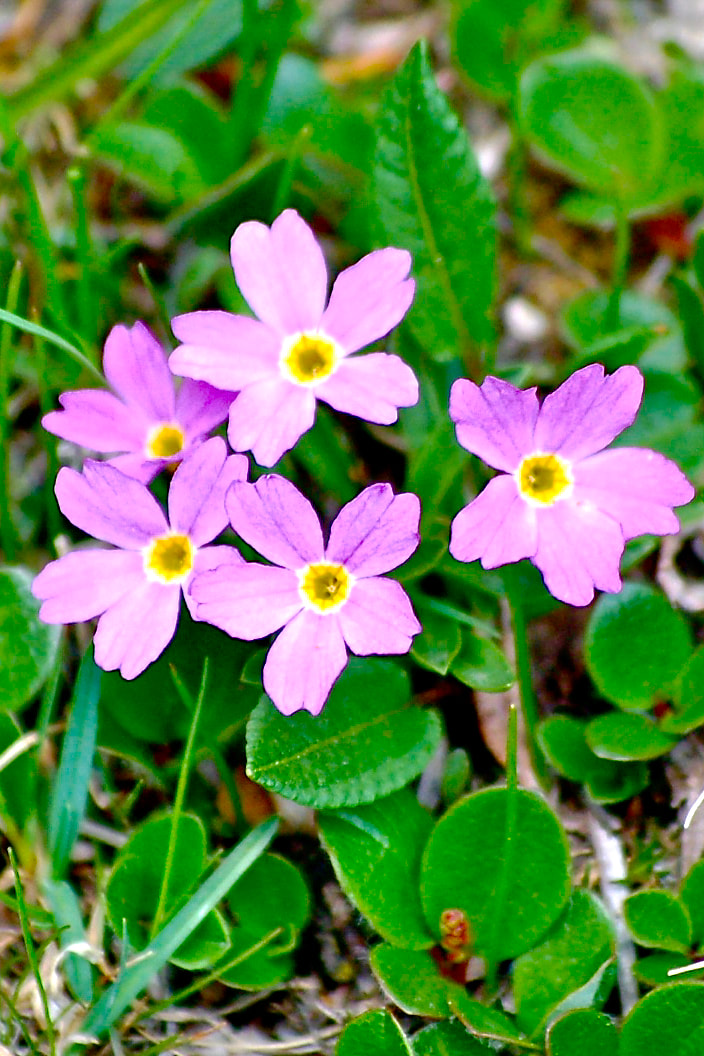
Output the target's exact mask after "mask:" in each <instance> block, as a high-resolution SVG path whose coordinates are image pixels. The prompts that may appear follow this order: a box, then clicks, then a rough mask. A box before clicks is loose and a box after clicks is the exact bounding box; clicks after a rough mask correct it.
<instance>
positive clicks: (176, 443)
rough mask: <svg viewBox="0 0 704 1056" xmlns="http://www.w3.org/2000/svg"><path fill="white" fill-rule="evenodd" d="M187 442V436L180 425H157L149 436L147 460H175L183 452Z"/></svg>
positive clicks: (167, 423)
mask: <svg viewBox="0 0 704 1056" xmlns="http://www.w3.org/2000/svg"><path fill="white" fill-rule="evenodd" d="M185 441H186V437H185V434H184V432H183V429H182V428H181V427H180V426H179V425H172V424H171V423H169V422H164V424H163V425H155V426H154V428H153V429H150V430H149V434H148V436H147V458H173V457H174V455H178V454H180V453H181V451H183V445H184V443H185Z"/></svg>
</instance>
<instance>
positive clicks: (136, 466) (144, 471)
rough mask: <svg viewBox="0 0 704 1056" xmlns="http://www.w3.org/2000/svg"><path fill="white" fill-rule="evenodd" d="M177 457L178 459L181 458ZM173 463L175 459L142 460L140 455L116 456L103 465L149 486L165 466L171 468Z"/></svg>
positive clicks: (142, 457)
mask: <svg viewBox="0 0 704 1056" xmlns="http://www.w3.org/2000/svg"><path fill="white" fill-rule="evenodd" d="M177 457H178V458H179V459H180V457H181V456H180V455H179V456H177ZM174 461H175V459H166V458H144V456H143V455H142V454H141V453H140V454H129V455H117V456H116V457H115V458H108V459H107V461H106V462H105V465H106V466H112V467H113V469H118V470H119V471H120V473H124V475H125V476H126V477H132V479H133V480H138V481H139V482H140V484H150V483H151V482H152V481H153V480H154V477H156V476H158V474H159V473H161V471H162V470H163V469H166V467H167V466H173V464H174Z"/></svg>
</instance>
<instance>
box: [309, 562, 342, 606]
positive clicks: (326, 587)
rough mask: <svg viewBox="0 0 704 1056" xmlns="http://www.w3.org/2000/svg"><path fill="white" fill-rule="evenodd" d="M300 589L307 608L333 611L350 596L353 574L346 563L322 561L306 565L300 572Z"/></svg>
mask: <svg viewBox="0 0 704 1056" xmlns="http://www.w3.org/2000/svg"><path fill="white" fill-rule="evenodd" d="M298 577H299V590H300V592H301V596H302V598H303V601H304V602H305V604H306V607H307V608H312V609H316V610H317V611H318V612H333V611H335V610H336V609H339V608H340V606H342V605H344V603H345V602H346V601H347V598H348V597H349V593H350V588H351V586H352V576H351V575H350V573H349V572H348V571H347V569H346V568H345V566H344V565H333V564H330V563H328V562H327V561H321V562H319V563H318V564H316V565H306V567H305V568H304V569H302V571H300V572H299V573H298Z"/></svg>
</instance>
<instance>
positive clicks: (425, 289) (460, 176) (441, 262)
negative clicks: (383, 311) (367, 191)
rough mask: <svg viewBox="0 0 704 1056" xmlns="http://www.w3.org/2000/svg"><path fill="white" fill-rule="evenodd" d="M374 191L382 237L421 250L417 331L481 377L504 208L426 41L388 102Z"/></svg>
mask: <svg viewBox="0 0 704 1056" xmlns="http://www.w3.org/2000/svg"><path fill="white" fill-rule="evenodd" d="M372 195H373V203H374V222H375V231H376V237H377V239H378V240H379V242H380V243H381V244H383V245H389V244H390V245H394V246H404V247H405V248H406V249H408V250H410V252H411V253H412V254H413V274H414V277H415V279H416V283H417V287H416V296H415V301H414V304H413V308H412V310H411V312H410V314H409V317H408V323H409V325H410V327H411V328H412V329H413V332H414V334H415V336H416V337H417V339H418V341H419V342H420V344H421V345H422V346H423V347H424V348H425V349H426V351H427V353H428V355H430V356H431V357H432V358H434V359H436V360H441V361H442V360H449V359H452V358H454V357H458V358H460V359H461V360H465V361H466V363H467V364H468V365H472V367H473V373H476V371H477V369H478V366H479V361H480V358H481V356H480V354H479V353H478V351H477V350H478V349H479V350H481V349H482V346H484V345H487V344H489V343H490V342H491V341H493V338H494V323H493V311H494V299H495V296H496V274H495V257H496V235H495V205H494V200H493V196H492V193H491V190H490V188H489V185H488V183H487V182H486V181H485V180H484V178H483V177H482V175H481V173H480V171H479V167H478V165H477V162H476V159H475V157H474V155H473V153H472V150H471V147H470V145H469V141H468V139H467V134H466V132H465V130H464V128H463V127H462V125H461V123H460V122H459V120H458V118H457V116H456V114H455V113H454V112H453V110H452V109H451V108H450V106H449V104H448V101H447V99H446V98H445V96H444V95H443V94H442V92H441V91H440V89H439V88H438V86H437V84H436V83H435V79H434V77H433V74H432V71H431V69H430V64H429V61H428V57H427V50H426V48H425V46H424V45H423V44H418V45H416V47H415V48H413V50H412V51H411V53H410V55H409V56H408V58H407V59H406V61H405V63H404V64H403V66H401V68H400V69H399V71H398V73H397V74H396V76H395V78H394V80H393V82H392V83H391V86H390V88H389V89H388V91H387V93H386V95H385V96H384V98H383V100H382V104H381V109H380V112H379V114H378V116H377V141H376V152H375V157H374V163H373V180H372ZM458 232H461V233H462V235H461V237H458Z"/></svg>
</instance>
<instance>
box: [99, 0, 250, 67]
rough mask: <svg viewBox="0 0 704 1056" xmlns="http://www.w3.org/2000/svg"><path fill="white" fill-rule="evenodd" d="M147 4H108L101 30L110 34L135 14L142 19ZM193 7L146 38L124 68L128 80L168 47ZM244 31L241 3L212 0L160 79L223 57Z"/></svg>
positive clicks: (107, 0)
mask: <svg viewBox="0 0 704 1056" xmlns="http://www.w3.org/2000/svg"><path fill="white" fill-rule="evenodd" d="M145 6H146V4H145V0H104V3H103V4H102V5H101V8H100V16H99V18H98V29H99V30H100V32H103V33H104V32H106V31H108V30H111V29H113V27H114V26H115V25H117V24H118V23H119V22H120V21H121V20H122V19H125V18H127V17H128V16H129V15H131V14H137V15H139V14H140V13H141V12H142V11H144V9H145ZM189 7H190V5H189V4H186V5H182V6H181V9H180V10H177V11H176V12H175V13H174V14H173V15H172V16H171V18H170V19H169V20H168V22H167V23H166V24H165V25H163V26H162V27H161V28H160V29H159V30H158V31H157V32H155V33H149V34H145V35H144V36H143V37H142V39H141V41H140V42H139V46H138V47H136V48H135V49H134V51H133V52H132V54H131V55H130V57H129V59H127V60H126V61H125V62H124V64H123V71H124V73H125V74H126V76H127V77H129V78H130V79H131V78H134V77H137V76H138V75H139V74H140V73H142V71H143V70H146V68H147V67H148V66H149V65H150V64H151V63H152V62H153V61H154V59H155V58H156V57H157V56H158V55H159V54H160V53H161V52H162V51H163V50H164V49H165V48H167V47H168V45H169V42H170V41H172V40H173V39H174V38H175V37H176V36H178V34H179V33H180V32H181V30H182V27H183V26H184V24H185V23H186V22H187V21H188V18H189V15H190V12H189ZM241 29H242V4H241V2H240V0H212V3H211V4H210V5H209V6H208V7H207V9H206V10H205V11H204V12H203V14H202V15H201V17H200V18H199V19H198V20H197V22H196V23H195V25H194V26H192V27H191V30H190V32H189V33H188V34H187V36H186V37H185V38H184V39H183V40H181V41H180V43H179V44H177V45H176V47H175V48H174V50H173V51H172V52H171V54H170V55H169V56H168V58H167V59H166V60H165V61H164V63H163V64H162V65H161V66H160V68H159V78H160V79H167V78H172V77H175V76H176V75H178V74H180V73H186V72H187V71H188V70H194V69H196V67H198V66H205V65H206V63H208V62H209V61H210V60H211V59H213V58H215V56H217V55H219V54H221V53H222V52H223V51H225V50H226V48H228V47H229V45H231V44H232V42H233V41H234V40H236V39H237V37H238V36H239V34H240V32H241Z"/></svg>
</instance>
